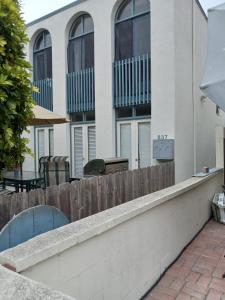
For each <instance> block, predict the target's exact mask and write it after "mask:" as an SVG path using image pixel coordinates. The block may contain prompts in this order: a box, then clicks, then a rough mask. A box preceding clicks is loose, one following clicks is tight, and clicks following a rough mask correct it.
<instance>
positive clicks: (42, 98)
mask: <svg viewBox="0 0 225 300" xmlns="http://www.w3.org/2000/svg"><path fill="white" fill-rule="evenodd" d="M33 85H34V86H35V87H37V88H38V89H39V92H38V93H33V98H34V100H35V101H36V103H37V104H38V105H40V106H42V107H44V108H46V109H48V110H51V111H53V97H52V79H51V78H47V79H42V80H37V81H34V82H33Z"/></svg>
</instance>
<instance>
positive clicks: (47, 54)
mask: <svg viewBox="0 0 225 300" xmlns="http://www.w3.org/2000/svg"><path fill="white" fill-rule="evenodd" d="M45 59H46V62H45V65H46V74H45V78H52V48H47V49H46V50H45Z"/></svg>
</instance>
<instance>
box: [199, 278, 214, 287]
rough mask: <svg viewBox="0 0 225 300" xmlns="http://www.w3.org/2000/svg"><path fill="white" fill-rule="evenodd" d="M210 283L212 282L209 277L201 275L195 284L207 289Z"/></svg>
mask: <svg viewBox="0 0 225 300" xmlns="http://www.w3.org/2000/svg"><path fill="white" fill-rule="evenodd" d="M211 281H212V277H211V276H205V275H201V276H200V278H199V280H198V282H197V283H198V284H199V285H202V286H204V287H206V288H208V287H209V284H210V282H211Z"/></svg>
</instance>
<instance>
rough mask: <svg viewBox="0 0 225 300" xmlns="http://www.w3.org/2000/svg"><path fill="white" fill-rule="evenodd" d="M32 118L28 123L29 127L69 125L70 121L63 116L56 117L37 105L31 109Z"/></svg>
mask: <svg viewBox="0 0 225 300" xmlns="http://www.w3.org/2000/svg"><path fill="white" fill-rule="evenodd" d="M33 113H34V118H33V119H31V120H30V121H29V125H30V126H38V125H48V124H49V125H53V124H63V123H69V122H70V121H69V120H67V119H66V118H64V117H63V116H60V115H57V114H55V113H54V112H52V111H50V110H47V109H45V108H43V107H41V106H39V105H35V106H34V108H33Z"/></svg>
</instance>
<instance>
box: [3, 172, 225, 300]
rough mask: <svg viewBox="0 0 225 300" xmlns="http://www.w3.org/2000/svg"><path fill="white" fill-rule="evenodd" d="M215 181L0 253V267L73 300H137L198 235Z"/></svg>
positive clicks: (180, 187)
mask: <svg viewBox="0 0 225 300" xmlns="http://www.w3.org/2000/svg"><path fill="white" fill-rule="evenodd" d="M222 179H223V174H222V173H216V174H213V175H210V176H208V177H204V178H191V179H189V180H187V181H184V182H182V183H179V184H177V185H175V186H173V187H170V188H167V189H165V190H162V191H159V192H156V193H153V194H151V195H147V196H145V197H142V198H139V199H136V200H133V201H131V202H128V203H126V204H123V205H120V206H117V207H115V208H112V209H109V210H107V211H104V212H102V213H99V214H97V215H93V216H91V217H88V218H85V219H83V220H80V221H78V222H75V223H72V224H69V225H67V226H65V227H62V228H59V229H57V230H54V231H51V232H48V233H46V234H43V235H41V236H39V237H36V238H34V239H33V240H30V241H28V242H26V243H24V244H22V245H19V246H17V247H15V248H13V249H9V250H8V251H5V252H2V253H0V263H2V264H4V263H7V264H10V265H11V266H12V267H14V268H15V269H16V270H17V272H19V273H21V274H22V275H24V276H26V277H28V278H30V279H33V280H36V281H39V282H42V283H44V284H47V285H48V286H50V287H51V288H54V289H57V290H60V291H62V292H64V293H66V294H69V295H71V296H73V297H76V298H77V299H79V300H100V299H107V300H115V299H116V300H120V299H121V300H122V299H123V300H125V299H126V300H137V299H140V297H141V296H143V295H144V294H145V293H146V292H147V291H148V289H149V288H150V287H151V286H152V285H153V284H154V283H155V282H156V281H157V279H158V278H159V277H160V275H161V274H162V273H163V272H164V271H165V269H166V268H167V267H168V266H169V265H170V264H171V263H172V262H173V261H174V260H175V259H176V258H177V256H178V255H179V254H180V252H181V251H182V250H183V248H184V247H185V246H186V245H187V244H188V243H189V242H190V241H191V239H192V238H193V237H194V236H195V235H196V234H197V233H198V231H199V230H200V229H201V228H202V226H203V225H204V224H205V222H206V221H207V220H208V219H209V216H210V200H212V198H213V196H214V193H216V192H220V190H221V184H222Z"/></svg>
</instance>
